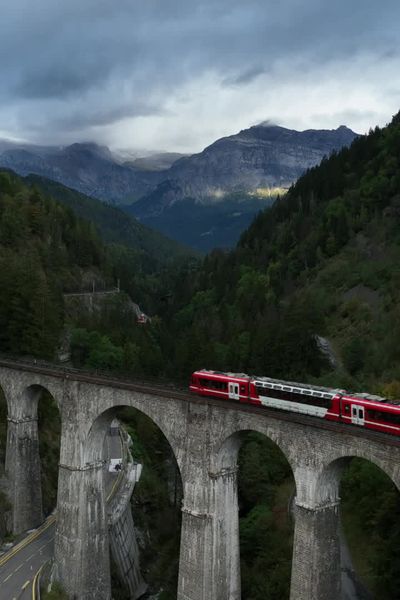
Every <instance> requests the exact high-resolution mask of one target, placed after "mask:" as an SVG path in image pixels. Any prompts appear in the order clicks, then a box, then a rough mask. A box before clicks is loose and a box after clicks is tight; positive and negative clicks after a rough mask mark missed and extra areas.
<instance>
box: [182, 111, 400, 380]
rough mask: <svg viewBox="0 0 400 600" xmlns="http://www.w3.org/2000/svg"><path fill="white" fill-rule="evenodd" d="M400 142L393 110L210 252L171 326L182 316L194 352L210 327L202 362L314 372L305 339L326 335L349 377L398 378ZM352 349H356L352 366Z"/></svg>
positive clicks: (312, 350) (315, 355)
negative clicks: (384, 122)
mask: <svg viewBox="0 0 400 600" xmlns="http://www.w3.org/2000/svg"><path fill="white" fill-rule="evenodd" d="M399 140H400V127H399V116H396V117H395V118H394V119H393V122H392V123H391V124H390V125H389V126H388V127H387V128H385V129H376V130H375V131H373V132H371V133H370V134H369V136H367V137H360V138H358V139H357V140H355V141H354V142H353V144H352V146H351V147H350V148H346V149H343V150H341V151H340V152H339V153H337V154H335V155H333V156H332V157H331V158H329V159H324V160H323V161H322V164H321V165H320V166H318V167H315V168H313V169H311V170H309V171H308V172H307V173H306V174H305V175H304V176H303V177H301V178H300V179H299V180H298V182H297V183H296V184H295V185H294V186H293V187H292V188H291V189H290V190H289V192H288V194H287V195H286V196H285V197H284V198H281V199H280V200H278V201H277V202H276V203H275V204H274V205H273V206H272V207H271V208H270V209H267V210H265V211H264V212H262V213H261V214H260V215H259V216H258V217H257V218H256V219H255V221H254V222H253V224H252V225H251V226H250V227H249V229H248V230H247V231H246V232H245V233H243V235H242V237H241V239H240V241H239V243H238V245H237V247H236V249H235V250H233V251H232V252H230V253H228V254H224V253H220V252H214V253H213V254H211V255H210V256H209V257H208V258H207V259H206V260H205V262H204V265H203V268H202V270H201V271H200V272H199V273H198V275H197V278H196V283H195V284H193V286H192V292H191V293H192V294H193V295H192V299H191V302H190V304H189V306H188V305H187V300H188V299H187V298H185V299H184V300H183V302H182V303H183V304H184V305H185V307H184V308H182V312H181V313H179V315H178V318H177V328H179V325H178V324H180V325H182V322H180V320H181V319H184V321H183V322H185V325H186V327H189V328H190V331H191V336H193V338H195V339H196V345H197V347H199V342H200V348H199V355H200V356H202V350H201V348H202V343H201V339H202V338H203V336H205V335H206V332H205V330H204V328H205V326H207V330H208V331H207V337H206V338H204V344H205V345H206V346H207V351H206V352H205V356H206V357H207V360H206V361H205V364H207V365H210V366H213V367H214V368H215V367H217V368H227V367H228V366H229V368H230V369H232V368H234V369H238V370H243V369H247V370H253V372H266V373H269V374H270V375H271V376H285V375H287V374H288V373H290V374H291V376H297V377H301V376H308V377H309V376H310V375H318V374H319V373H320V372H322V371H323V369H324V368H325V367H324V365H323V364H322V363H321V360H320V353H319V352H318V351H317V350H316V344H315V343H314V342H313V341H312V335H314V334H321V335H324V336H328V337H329V339H330V340H331V342H332V344H333V347H334V348H335V351H336V352H337V354H338V356H339V363H340V364H341V365H342V366H343V373H344V374H347V375H349V376H350V377H353V376H356V381H355V384H360V385H361V384H363V385H366V384H367V383H368V385H369V386H370V387H371V386H372V387H375V386H378V387H379V385H380V384H379V382H380V381H383V380H387V381H390V380H391V379H392V378H400V373H399V372H398V371H397V360H398V356H397V350H396V348H397V344H395V342H394V339H396V336H397V331H396V332H395V330H396V325H395V324H396V323H398V322H400V321H399V319H398V318H396V315H397V313H398V311H399V310H400V305H399V300H398V293H397V292H398V289H399V284H400V281H399V279H398V264H399V258H400V256H399V253H400V248H399V234H398V229H399V228H398V219H399V217H400V169H399V145H400V141H399ZM383 308H385V310H383ZM205 314H208V320H207V324H206V323H205V322H204V316H205ZM185 335H186V334H185ZM282 336H283V337H282ZM199 338H200V340H199ZM233 339H235V340H237V343H236V344H233V343H232V340H233ZM300 340H302V341H303V343H304V345H305V348H304V350H305V352H304V353H303V354H301V353H299V351H298V349H299V343H300ZM210 341H211V342H214V351H212V350H210V344H209V342H210ZM277 347H279V348H280V351H279V352H276V351H271V349H272V348H277ZM356 347H360V348H362V350H361V351H360V352H359V353H356V354H357V356H358V357H359V358H358V364H357V365H353V364H352V362H351V360H352V359H351V358H350V356H351V355H352V353H353V352H355V348H356ZM264 348H265V350H262V349H264ZM266 349H269V350H268V351H267V350H266ZM308 361H310V362H308ZM198 363H199V359H198V358H197V362H195V360H194V361H193V363H192V364H191V365H190V367H189V365H187V368H188V370H190V368H191V367H192V366H195V364H197V365H198ZM332 377H333V375H332Z"/></svg>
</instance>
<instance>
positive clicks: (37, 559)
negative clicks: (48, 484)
mask: <svg viewBox="0 0 400 600" xmlns="http://www.w3.org/2000/svg"><path fill="white" fill-rule="evenodd" d="M104 456H105V457H107V458H109V459H112V458H114V459H116V458H121V440H120V437H119V436H111V435H108V436H107V437H106V439H105V444H104ZM117 477H118V472H117V471H115V472H109V471H107V474H106V476H105V481H106V489H107V493H108V495H111V494H112V493H113V491H114V489H115V483H116V479H117ZM55 521H56V518H55V516H54V515H53V516H50V517H49V518H48V519H47V520H46V521H45V522H44V523H43V525H42V526H41V527H39V528H38V529H36V530H34V531H32V532H31V533H29V534H28V535H27V537H25V538H24V539H23V540H22V541H21V542H19V543H18V544H17V545H15V546H14V547H13V548H11V549H10V550H9V551H8V552H6V553H5V554H3V555H2V556H0V600H36V595H35V591H34V589H33V584H34V580H35V577H36V575H37V573H38V572H39V570H40V569H41V567H42V566H43V565H44V564H45V563H46V562H47V561H48V560H49V559H50V558H52V557H53V553H54V533H55Z"/></svg>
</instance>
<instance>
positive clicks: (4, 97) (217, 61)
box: [0, 0, 400, 141]
mask: <svg viewBox="0 0 400 600" xmlns="http://www.w3.org/2000/svg"><path fill="white" fill-rule="evenodd" d="M399 17H400V4H399V3H398V2H397V0H386V2H385V7H384V10H383V8H382V6H380V5H379V3H377V2H376V0H374V1H372V0H353V1H352V2H349V1H348V0H346V1H345V0H336V1H335V2H329V3H328V2H326V1H325V0H268V1H266V0H246V1H245V2H244V1H243V0H146V1H145V2H143V1H139V0H117V1H112V0H84V1H83V2H82V0H79V1H78V0H68V2H54V0H36V2H34V3H32V2H31V0H3V3H2V11H1V20H0V59H1V61H2V85H1V87H0V131H3V132H7V133H8V134H9V135H15V136H28V137H29V136H30V135H33V136H34V137H35V140H36V141H38V140H39V138H40V131H42V132H43V136H45V137H46V138H52V139H54V141H62V140H63V138H64V137H65V136H66V135H69V134H70V132H71V131H74V132H77V131H79V130H81V132H82V136H84V137H87V136H88V135H94V136H96V135H100V134H99V128H101V127H103V128H104V127H108V130H107V131H108V132H107V133H104V134H102V135H103V136H104V137H105V138H107V135H108V136H109V135H110V132H111V129H110V128H111V126H113V125H114V124H115V123H117V122H119V121H122V120H126V119H129V118H130V119H134V118H135V117H136V118H141V117H143V116H146V115H153V116H158V117H160V118H161V117H162V116H163V115H171V111H174V110H175V111H176V112H177V113H178V112H179V111H180V110H181V105H185V106H186V105H187V104H188V103H189V102H192V103H195V102H196V99H193V98H194V94H195V93H196V92H195V91H193V89H194V90H195V89H196V82H200V81H202V80H203V79H206V80H207V81H208V82H209V81H210V77H211V76H210V74H211V75H212V76H213V77H214V81H217V82H219V85H220V88H221V90H223V88H224V87H225V88H232V94H235V93H240V94H241V93H242V91H241V90H243V89H246V88H247V87H248V88H250V87H251V86H257V85H261V84H260V82H262V81H264V80H265V81H267V79H268V82H267V83H266V84H265V92H263V91H261V92H260V90H261V89H262V88H261V87H260V88H257V89H258V90H259V91H258V93H265V95H266V99H267V96H268V95H270V94H272V93H273V89H272V88H271V85H274V86H276V89H279V87H280V86H282V85H286V81H287V80H288V79H293V81H295V80H296V81H298V85H300V80H301V78H304V79H307V77H313V74H314V73H317V72H318V73H320V72H321V68H326V69H327V70H329V69H332V73H333V74H334V75H335V76H336V77H337V78H338V81H340V77H341V73H340V69H336V68H335V65H336V64H337V63H339V62H340V61H347V62H348V64H350V63H351V62H352V61H354V60H358V59H359V57H360V56H361V57H364V60H365V61H368V60H369V59H371V60H372V61H373V60H374V59H375V58H376V59H377V60H378V58H379V60H380V61H381V62H383V63H385V64H386V63H392V64H393V77H394V76H395V71H396V68H397V67H398V60H399V52H398V50H397V48H398V47H399V41H400V40H399V37H400V34H399V31H398V26H397V23H398V22H399ZM332 65H333V66H332ZM319 77H320V76H319ZM207 78H208V79H207ZM356 83H357V82H355V84H356ZM199 85H200V84H199ZM210 85H211V84H210ZM213 85H214V84H213ZM392 87H393V85H392ZM189 88H190V90H192V91H191V92H190V93H189V92H188V91H187V90H188V89H189ZM215 88H218V86H217V85H215ZM200 92H201V90H199V91H198V92H197V93H198V94H199V93H200ZM210 93H211V92H210ZM214 93H218V98H221V100H220V102H223V101H224V102H227V103H228V104H229V106H227V109H226V110H227V111H228V112H229V110H231V108H230V103H232V102H233V101H234V100H227V99H225V100H222V98H227V97H225V96H224V94H223V93H222V95H221V96H220V95H219V92H218V90H217V92H216V90H215V89H214ZM249 93H253V91H251V92H249ZM232 98H233V96H232ZM241 101H242V102H243V97H242V96H241ZM185 103H186V104H185ZM215 104H218V99H217V98H214V99H213V102H209V106H208V107H207V110H208V113H207V111H206V110H205V109H204V116H203V118H204V119H207V118H208V119H210V120H212V119H215V124H216V126H217V123H218V117H214V116H213V115H214V112H213V111H215ZM171 105H172V108H171ZM357 108H358V107H357V106H355V107H354V111H355V112H356V111H357ZM196 110H197V111H198V107H197V109H196ZM279 110H280V103H279V98H277V99H276V109H275V110H274V117H275V118H276V119H277V120H278V121H279ZM296 110H297V108H296V103H295V102H294V103H293V117H294V120H296V119H295V118H296ZM344 110H346V111H349V110H350V109H348V107H346V108H345V109H344ZM245 111H246V106H245V105H244V106H243V112H245ZM360 111H361V113H366V112H368V111H369V112H371V113H372V114H376V110H375V108H373V107H371V108H370V109H368V108H365V107H360ZM350 112H351V110H350ZM207 114H208V117H207ZM310 114H311V113H310ZM266 116H268V115H266ZM188 118H189V117H187V119H188ZM196 118H197V114H196V113H193V119H196ZM253 118H257V115H250V116H249V121H251V119H253ZM300 121H301V119H300V118H299V123H300ZM186 124H187V121H186V122H185V125H186ZM142 126H143V127H144V126H145V124H144V123H142ZM161 126H162V125H160V127H161ZM177 126H178V127H179V115H178V114H177V116H176V125H175V128H176V127H177ZM94 128H97V129H96V131H94ZM232 129H233V130H234V129H235V123H232ZM155 131H156V126H155V125H154V132H155ZM154 135H155V133H154ZM179 135H180V136H181V134H179ZM217 135H218V131H217V132H216V136H215V137H217Z"/></svg>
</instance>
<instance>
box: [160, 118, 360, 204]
mask: <svg viewBox="0 0 400 600" xmlns="http://www.w3.org/2000/svg"><path fill="white" fill-rule="evenodd" d="M355 137H357V134H356V133H354V132H353V131H351V129H348V128H347V127H345V126H341V127H338V128H337V129H334V130H316V129H309V130H306V131H294V130H291V129H286V128H284V127H278V126H276V125H256V126H254V127H250V128H249V129H244V130H242V131H240V132H239V133H238V134H236V135H231V136H229V137H224V138H221V139H219V140H217V141H216V142H214V143H213V144H211V146H208V147H207V148H205V150H203V152H200V153H199V154H194V155H192V156H189V157H186V158H182V159H180V160H178V161H177V162H175V163H174V164H173V165H172V166H171V168H170V169H169V171H168V172H167V173H165V178H166V179H168V180H170V181H173V182H174V184H175V192H174V195H173V198H171V196H169V198H168V202H169V203H170V202H171V201H172V202H173V201H176V200H181V199H183V198H194V199H196V200H197V201H200V202H206V203H209V202H212V201H218V200H221V199H222V198H223V197H224V195H226V194H230V193H232V192H244V191H245V192H249V191H251V192H255V191H256V190H257V189H265V188H266V189H274V188H279V189H281V188H286V189H287V188H289V187H290V185H291V184H292V183H293V182H294V181H296V179H298V178H299V177H300V175H302V173H304V171H306V170H307V169H309V168H310V167H313V166H315V165H316V164H318V163H319V162H320V161H321V160H322V158H323V157H324V156H329V155H330V154H331V153H332V152H333V151H335V150H340V148H342V147H343V146H348V145H350V144H351V142H352V141H353V140H354V138H355Z"/></svg>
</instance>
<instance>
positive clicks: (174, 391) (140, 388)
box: [0, 357, 400, 447]
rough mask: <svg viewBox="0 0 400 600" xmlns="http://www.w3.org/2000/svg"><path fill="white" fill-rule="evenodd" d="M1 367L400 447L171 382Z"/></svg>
mask: <svg viewBox="0 0 400 600" xmlns="http://www.w3.org/2000/svg"><path fill="white" fill-rule="evenodd" d="M0 367H5V368H8V369H14V370H23V371H28V372H32V373H39V374H41V375H47V376H50V377H56V378H58V379H72V380H74V381H82V382H83V383H89V384H90V383H92V384H95V385H104V386H108V387H113V388H118V389H124V390H132V391H136V392H139V393H144V394H151V395H155V396H160V397H164V398H170V399H175V400H182V401H186V402H191V403H192V404H202V405H204V404H206V405H210V406H217V407H220V408H224V409H232V410H236V411H240V412H242V413H252V414H259V415H264V416H266V415H268V416H269V417H270V418H272V419H277V420H279V421H289V422H291V423H299V424H302V425H307V426H309V427H314V428H316V429H324V430H329V431H335V432H336V433H338V434H340V435H349V434H350V435H353V436H356V437H362V438H364V439H370V440H373V441H375V442H381V443H384V444H386V445H389V446H395V447H400V439H399V438H397V437H396V436H393V435H390V434H386V433H381V432H378V431H371V430H370V429H364V428H361V427H360V426H357V425H349V424H344V423H337V422H335V421H325V420H322V419H319V418H318V417H312V416H308V415H300V414H298V413H289V412H284V411H281V410H278V409H273V408H265V407H259V406H255V405H253V404H245V403H242V402H238V401H237V400H219V399H217V398H211V397H203V396H196V395H194V394H191V393H188V392H187V390H185V389H184V388H183V386H177V385H175V384H173V383H170V382H158V383H154V382H150V381H145V380H134V381H132V380H131V379H127V378H124V377H118V378H115V376H110V375H105V374H103V373H97V372H95V373H93V372H89V371H82V370H80V369H76V368H65V367H62V366H59V365H54V364H51V363H47V362H44V361H30V360H24V359H15V360H12V359H9V358H4V357H0Z"/></svg>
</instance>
